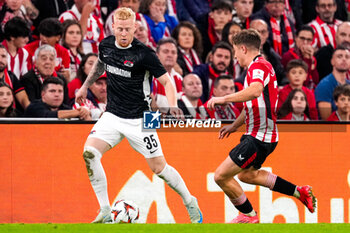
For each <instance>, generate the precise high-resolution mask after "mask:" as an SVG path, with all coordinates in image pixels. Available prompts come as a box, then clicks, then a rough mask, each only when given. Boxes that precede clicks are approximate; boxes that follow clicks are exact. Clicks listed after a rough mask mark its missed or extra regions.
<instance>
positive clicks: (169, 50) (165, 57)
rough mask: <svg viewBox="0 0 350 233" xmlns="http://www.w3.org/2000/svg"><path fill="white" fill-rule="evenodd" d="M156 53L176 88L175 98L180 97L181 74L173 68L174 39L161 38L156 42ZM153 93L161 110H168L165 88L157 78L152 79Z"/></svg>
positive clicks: (175, 47) (175, 57)
mask: <svg viewBox="0 0 350 233" xmlns="http://www.w3.org/2000/svg"><path fill="white" fill-rule="evenodd" d="M156 53H157V56H158V58H159V61H160V63H161V64H162V65H163V66H164V68H165V70H166V71H167V72H168V73H169V75H170V81H171V82H172V83H173V85H174V87H175V89H176V99H180V98H181V96H182V94H183V93H182V76H181V75H180V74H179V73H177V72H176V71H175V69H174V67H175V65H176V60H177V56H178V54H177V44H176V41H175V40H174V39H173V38H171V37H168V38H163V39H161V40H160V41H159V42H158V45H157V50H156ZM153 95H154V97H155V99H156V104H157V106H158V107H159V109H160V110H161V112H165V113H166V112H168V110H169V103H168V100H167V98H166V89H165V87H164V86H163V85H162V84H161V83H160V82H159V81H158V80H157V79H153Z"/></svg>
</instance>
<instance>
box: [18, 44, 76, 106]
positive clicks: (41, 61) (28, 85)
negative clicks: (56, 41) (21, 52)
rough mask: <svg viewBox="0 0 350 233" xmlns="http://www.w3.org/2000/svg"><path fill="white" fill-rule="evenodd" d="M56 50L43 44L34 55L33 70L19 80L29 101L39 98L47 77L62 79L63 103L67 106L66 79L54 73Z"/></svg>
mask: <svg viewBox="0 0 350 233" xmlns="http://www.w3.org/2000/svg"><path fill="white" fill-rule="evenodd" d="M55 64H56V50H55V48H53V47H52V46H50V45H48V44H45V45H42V46H40V47H39V48H38V49H37V50H36V51H35V54H34V68H32V69H31V70H30V71H28V73H26V74H25V75H24V76H23V77H22V78H21V83H22V85H23V86H24V89H25V90H26V92H27V95H28V97H29V100H30V101H34V100H36V99H40V98H41V89H42V84H43V82H44V80H45V79H47V78H49V77H52V76H54V77H57V78H58V79H62V80H63V83H64V103H65V104H68V103H69V99H68V89H67V82H66V79H65V78H64V77H63V76H61V75H60V74H58V73H56V71H55Z"/></svg>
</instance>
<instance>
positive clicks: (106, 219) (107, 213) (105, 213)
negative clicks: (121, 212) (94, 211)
mask: <svg viewBox="0 0 350 233" xmlns="http://www.w3.org/2000/svg"><path fill="white" fill-rule="evenodd" d="M111 222H112V218H111V207H109V206H106V207H103V208H101V209H100V211H99V213H98V215H97V217H96V218H95V220H94V221H92V222H91V223H111Z"/></svg>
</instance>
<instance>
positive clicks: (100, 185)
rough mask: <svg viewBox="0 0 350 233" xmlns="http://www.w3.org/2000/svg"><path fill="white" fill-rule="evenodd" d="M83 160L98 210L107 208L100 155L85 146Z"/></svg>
mask: <svg viewBox="0 0 350 233" xmlns="http://www.w3.org/2000/svg"><path fill="white" fill-rule="evenodd" d="M83 156H84V160H85V163H86V168H87V171H88V175H89V179H90V183H91V185H92V188H93V189H94V192H95V194H96V197H97V200H98V203H99V204H100V208H105V207H106V206H109V199H108V193H107V178H106V174H105V171H104V169H103V167H102V163H101V158H102V154H101V153H100V152H99V151H98V150H97V149H96V148H94V147H92V146H87V147H85V148H84V155H83Z"/></svg>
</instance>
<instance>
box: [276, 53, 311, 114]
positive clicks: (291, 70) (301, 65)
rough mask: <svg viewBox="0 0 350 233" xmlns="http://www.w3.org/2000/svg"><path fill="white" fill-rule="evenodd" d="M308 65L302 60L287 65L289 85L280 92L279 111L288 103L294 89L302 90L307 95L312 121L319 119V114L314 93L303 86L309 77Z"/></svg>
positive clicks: (295, 60)
mask: <svg viewBox="0 0 350 233" xmlns="http://www.w3.org/2000/svg"><path fill="white" fill-rule="evenodd" d="M307 70H308V67H307V64H306V63H305V62H304V61H302V60H297V59H294V60H291V61H290V62H289V63H288V64H287V77H288V80H289V84H287V85H285V86H284V87H283V88H282V89H281V90H280V91H279V92H278V109H280V108H281V106H282V105H283V104H284V102H286V101H287V98H288V95H289V93H290V92H291V91H292V90H294V89H301V90H302V91H303V92H304V93H305V95H306V99H307V102H308V105H309V109H310V115H308V117H309V118H310V119H312V120H317V119H318V113H317V108H316V100H315V95H314V93H313V92H312V91H311V90H310V89H308V88H307V87H305V86H303V83H304V81H305V79H306V77H307Z"/></svg>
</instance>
